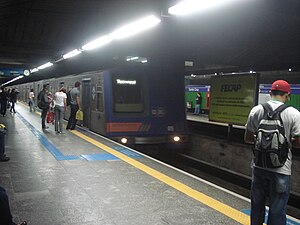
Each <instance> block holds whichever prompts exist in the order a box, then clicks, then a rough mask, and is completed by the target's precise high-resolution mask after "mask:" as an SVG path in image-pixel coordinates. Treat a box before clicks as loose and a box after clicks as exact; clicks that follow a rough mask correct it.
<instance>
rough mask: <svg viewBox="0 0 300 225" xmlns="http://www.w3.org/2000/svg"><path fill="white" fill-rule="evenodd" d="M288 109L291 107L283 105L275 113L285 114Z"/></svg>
mask: <svg viewBox="0 0 300 225" xmlns="http://www.w3.org/2000/svg"><path fill="white" fill-rule="evenodd" d="M288 107H290V106H289V105H286V104H282V105H280V106H279V107H278V108H277V109H275V112H276V113H279V114H280V113H281V112H283V111H284V110H285V109H286V108H288Z"/></svg>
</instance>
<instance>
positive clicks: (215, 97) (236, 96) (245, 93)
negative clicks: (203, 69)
mask: <svg viewBox="0 0 300 225" xmlns="http://www.w3.org/2000/svg"><path fill="white" fill-rule="evenodd" d="M210 91H211V96H210V111H209V120H210V121H215V122H221V123H227V124H232V125H242V126H244V125H245V124H246V122H247V118H248V114H249V112H250V110H251V109H252V107H253V106H254V105H256V104H257V99H258V74H234V75H222V76H214V77H211V90H210Z"/></svg>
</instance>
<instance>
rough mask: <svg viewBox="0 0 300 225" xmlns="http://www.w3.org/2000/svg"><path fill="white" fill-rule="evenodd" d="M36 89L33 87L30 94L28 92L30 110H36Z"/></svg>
mask: <svg viewBox="0 0 300 225" xmlns="http://www.w3.org/2000/svg"><path fill="white" fill-rule="evenodd" d="M34 98H35V96H34V90H33V88H32V89H31V90H30V92H29V94H28V99H29V111H30V112H32V111H35V104H34Z"/></svg>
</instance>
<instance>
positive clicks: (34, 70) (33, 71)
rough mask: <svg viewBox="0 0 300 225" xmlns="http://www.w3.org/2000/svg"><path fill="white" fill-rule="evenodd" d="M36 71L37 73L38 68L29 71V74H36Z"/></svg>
mask: <svg viewBox="0 0 300 225" xmlns="http://www.w3.org/2000/svg"><path fill="white" fill-rule="evenodd" d="M37 71H39V69H38V68H34V69H31V70H30V72H31V73H35V72H37Z"/></svg>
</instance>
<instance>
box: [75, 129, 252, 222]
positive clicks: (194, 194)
mask: <svg viewBox="0 0 300 225" xmlns="http://www.w3.org/2000/svg"><path fill="white" fill-rule="evenodd" d="M71 132H72V133H73V134H75V135H76V136H78V137H80V138H82V139H84V140H86V141H87V142H89V143H91V144H93V145H95V146H97V147H99V148H101V149H102V150H105V151H106V152H108V153H110V154H112V155H114V156H116V157H118V158H119V159H121V160H123V161H124V162H127V163H128V164H130V165H132V166H134V167H136V168H137V169H139V170H141V171H143V172H145V173H147V174H149V175H150V176H152V177H154V178H156V179H158V180H160V181H162V182H163V183H165V184H167V185H169V186H171V187H173V188H175V189H177V190H178V191H180V192H182V193H184V194H186V195H188V196H190V197H191V198H193V199H195V200H197V201H199V202H201V203H203V204H205V205H207V206H209V207H210V208H213V209H215V210H217V211H219V212H220V213H222V214H224V215H226V216H228V217H230V218H232V219H233V220H235V221H237V222H239V223H241V224H250V217H249V216H248V215H246V214H244V213H242V212H240V211H238V210H236V209H234V208H232V207H230V206H228V205H226V204H224V203H222V202H220V201H217V200H215V199H214V198H211V197H209V196H207V195H205V194H203V193H201V192H199V191H197V190H195V189H193V188H191V187H189V186H187V185H185V184H183V183H181V182H179V181H177V180H175V179H173V178H171V177H169V176H167V175H165V174H163V173H161V172H159V171H157V170H155V169H152V168H151V167H149V166H146V165H144V164H143V163H140V162H138V161H136V160H134V159H132V158H130V157H128V156H126V155H124V154H122V153H120V152H118V151H116V150H114V149H112V148H110V147H108V146H106V145H104V144H102V143H100V142H98V141H95V140H94V139H92V138H90V137H88V136H86V135H84V134H82V133H80V132H78V131H76V130H73V131H71Z"/></svg>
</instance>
